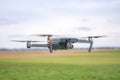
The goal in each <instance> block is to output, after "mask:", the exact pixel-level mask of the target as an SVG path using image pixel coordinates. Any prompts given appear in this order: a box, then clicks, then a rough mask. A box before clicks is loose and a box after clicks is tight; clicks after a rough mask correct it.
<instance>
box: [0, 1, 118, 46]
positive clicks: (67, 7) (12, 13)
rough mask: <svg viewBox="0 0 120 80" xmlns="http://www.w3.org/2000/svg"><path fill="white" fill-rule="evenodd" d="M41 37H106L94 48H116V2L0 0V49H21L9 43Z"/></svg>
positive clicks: (96, 41) (96, 43) (15, 44)
mask: <svg viewBox="0 0 120 80" xmlns="http://www.w3.org/2000/svg"><path fill="white" fill-rule="evenodd" d="M41 33H42V34H43V33H47V34H49V33H50V34H60V35H64V34H65V35H70V37H73V36H75V35H77V37H78V35H79V37H83V36H85V37H86V36H91V35H93V36H96V35H107V36H108V37H105V38H101V39H95V40H94V41H95V42H94V47H97V46H108V47H112V46H115V47H118V46H119V47H120V0H0V48H19V47H25V44H22V43H13V42H11V41H10V40H12V39H16V36H17V35H23V37H24V38H27V37H26V36H25V35H30V34H41ZM17 38H18V36H17ZM28 38H29V37H28ZM19 39H23V38H22V37H21V38H20V36H19ZM30 39H37V40H38V38H36V37H32V38H31V37H30ZM39 39H40V38H39ZM82 45H83V44H80V45H78V44H76V46H80V47H82ZM85 45H86V44H85ZM83 46H84V45H83Z"/></svg>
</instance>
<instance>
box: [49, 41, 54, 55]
mask: <svg viewBox="0 0 120 80" xmlns="http://www.w3.org/2000/svg"><path fill="white" fill-rule="evenodd" d="M49 51H50V53H52V52H53V48H52V43H50V44H49Z"/></svg>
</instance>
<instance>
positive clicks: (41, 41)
mask: <svg viewBox="0 0 120 80" xmlns="http://www.w3.org/2000/svg"><path fill="white" fill-rule="evenodd" d="M11 41H13V42H44V41H33V40H11Z"/></svg>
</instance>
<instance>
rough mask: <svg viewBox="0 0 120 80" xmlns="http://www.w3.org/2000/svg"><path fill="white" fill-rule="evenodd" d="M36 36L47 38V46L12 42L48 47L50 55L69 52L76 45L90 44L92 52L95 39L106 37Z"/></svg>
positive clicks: (89, 49) (27, 42) (29, 41)
mask: <svg viewBox="0 0 120 80" xmlns="http://www.w3.org/2000/svg"><path fill="white" fill-rule="evenodd" d="M34 36H39V37H47V43H46V44H35V43H34V44H33V43H32V42H41V41H32V40H26V41H25V40H12V41H14V42H26V45H27V48H31V47H47V48H48V49H49V52H50V53H53V50H67V49H73V48H74V46H73V44H74V43H89V44H90V46H89V48H88V52H91V50H92V45H93V38H101V37H105V36H88V37H83V38H87V39H79V38H71V37H61V38H53V36H56V35H52V34H38V35H34Z"/></svg>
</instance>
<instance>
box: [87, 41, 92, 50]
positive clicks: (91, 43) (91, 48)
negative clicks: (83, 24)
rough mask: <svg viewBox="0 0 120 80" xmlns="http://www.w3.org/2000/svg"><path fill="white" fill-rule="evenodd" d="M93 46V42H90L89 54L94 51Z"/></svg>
mask: <svg viewBox="0 0 120 80" xmlns="http://www.w3.org/2000/svg"><path fill="white" fill-rule="evenodd" d="M92 45H93V42H90V47H89V50H88V52H91V50H92Z"/></svg>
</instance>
